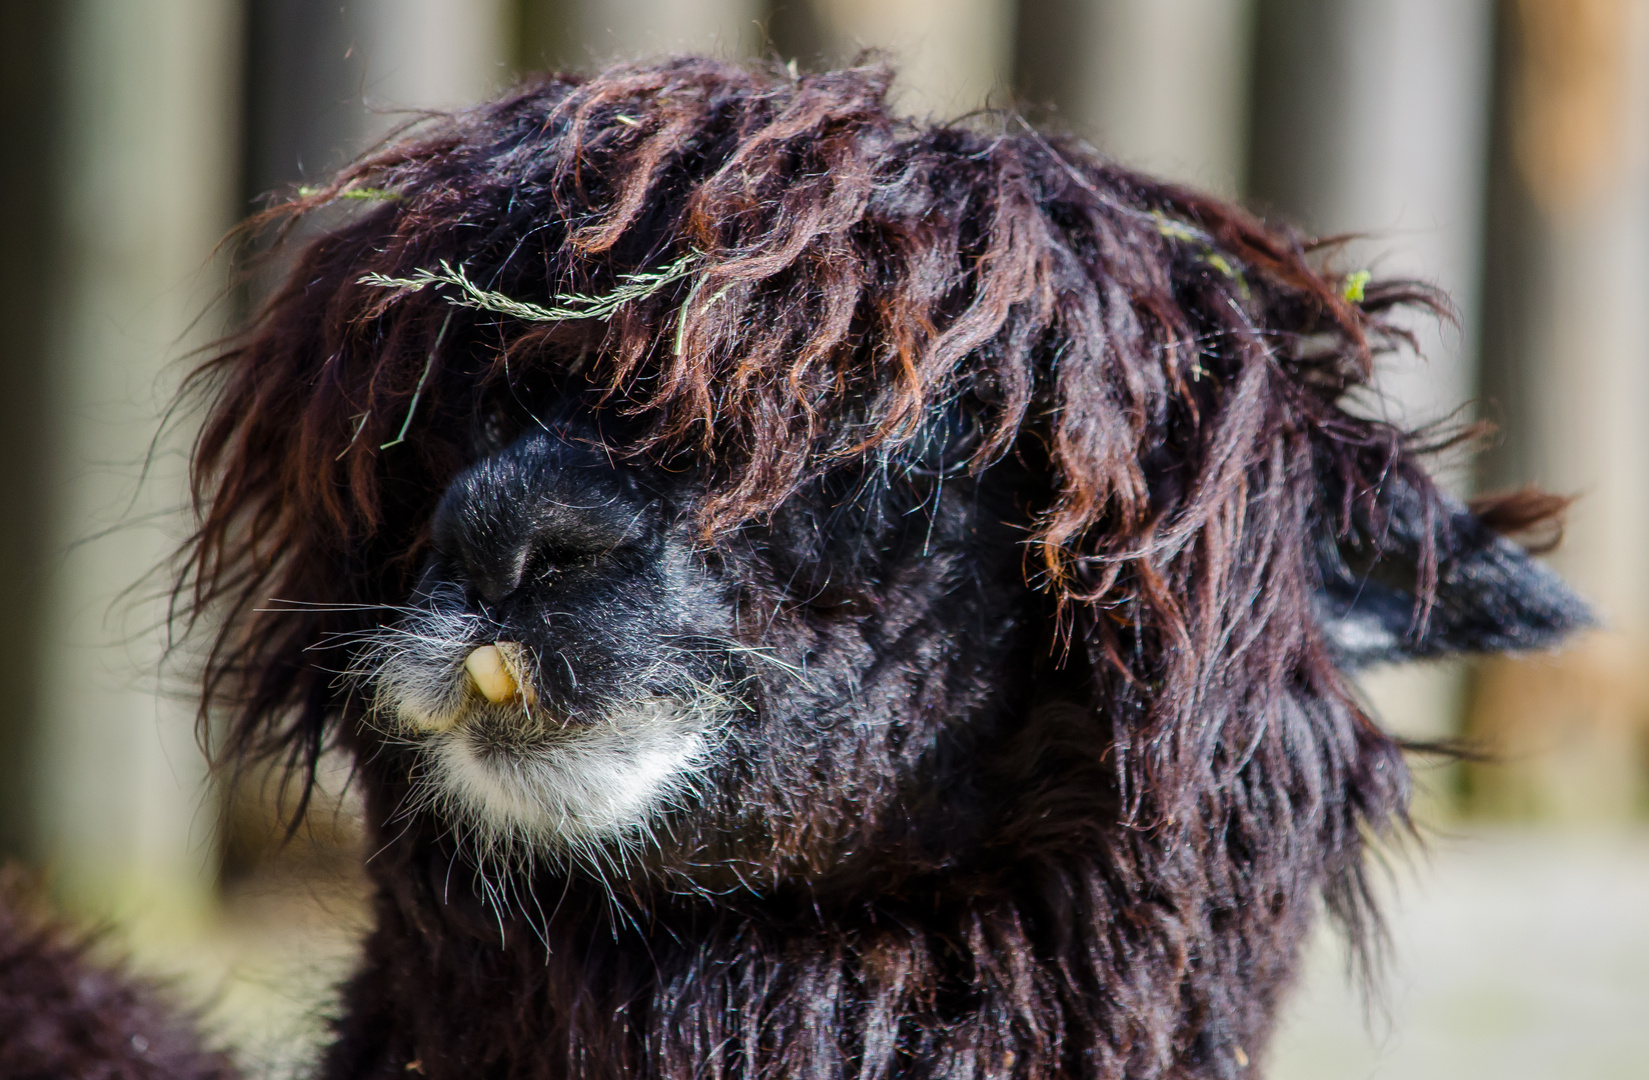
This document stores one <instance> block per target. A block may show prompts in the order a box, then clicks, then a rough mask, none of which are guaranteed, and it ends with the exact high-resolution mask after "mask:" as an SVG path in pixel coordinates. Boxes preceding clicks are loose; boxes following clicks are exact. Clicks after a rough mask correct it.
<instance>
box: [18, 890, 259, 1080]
mask: <svg viewBox="0 0 1649 1080" xmlns="http://www.w3.org/2000/svg"><path fill="white" fill-rule="evenodd" d="M32 909H33V904H32V903H31V902H30V900H29V897H28V896H27V895H26V893H25V890H24V889H23V887H22V885H21V883H20V881H19V880H18V879H17V878H16V876H15V875H13V874H11V873H9V872H8V871H5V870H0V1076H4V1077H6V1080H231V1078H232V1077H233V1076H234V1075H235V1072H234V1070H233V1069H232V1068H231V1066H230V1063H229V1059H228V1058H227V1057H225V1056H224V1055H222V1054H219V1053H215V1052H211V1051H208V1050H207V1049H206V1048H205V1047H204V1046H202V1045H201V1041H200V1038H199V1036H198V1035H197V1034H196V1033H195V1031H194V1030H193V1028H192V1027H191V1025H190V1024H189V1022H188V1021H187V1020H185V1019H182V1018H180V1016H179V1014H178V1012H177V1010H176V1008H175V1005H173V1004H172V1003H170V1002H168V1001H166V1000H165V995H164V994H163V993H162V992H161V991H160V990H159V989H158V988H157V987H155V986H152V985H150V984H148V983H146V982H143V981H141V980H138V979H134V978H132V977H130V976H129V975H127V974H125V973H124V972H121V971H119V970H115V969H111V968H110V967H109V966H108V965H107V964H104V963H95V962H92V961H91V960H89V959H88V958H87V953H88V951H89V947H90V942H89V941H88V940H87V939H86V938H85V937H84V936H76V935H74V934H71V933H70V932H68V931H67V930H66V929H65V928H64V927H62V926H60V925H58V924H55V923H53V922H51V921H49V920H48V919H45V918H43V917H39V916H37V915H34V914H32Z"/></svg>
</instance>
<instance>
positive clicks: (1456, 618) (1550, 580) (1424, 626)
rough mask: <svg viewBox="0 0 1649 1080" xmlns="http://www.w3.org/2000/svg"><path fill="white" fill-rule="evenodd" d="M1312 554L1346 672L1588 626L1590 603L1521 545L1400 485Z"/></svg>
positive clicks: (1513, 645) (1554, 638) (1527, 645)
mask: <svg viewBox="0 0 1649 1080" xmlns="http://www.w3.org/2000/svg"><path fill="white" fill-rule="evenodd" d="M1428 502H1429V504H1430V505H1429V509H1428ZM1341 524H1342V525H1343V524H1344V523H1343V522H1342V523H1341ZM1428 532H1429V533H1430V535H1431V537H1432V543H1433V550H1434V552H1435V559H1436V570H1435V584H1434V585H1433V588H1432V596H1431V603H1430V605H1429V606H1427V605H1423V604H1421V603H1419V602H1418V600H1417V596H1418V594H1419V593H1420V591H1421V581H1422V580H1423V578H1424V577H1425V576H1429V575H1426V574H1425V571H1424V569H1423V558H1424V556H1423V550H1424V544H1423V540H1424V538H1425V536H1426V535H1427V533H1428ZM1316 555H1317V564H1318V569H1319V573H1320V577H1321V582H1320V586H1319V589H1318V593H1317V601H1316V607H1317V615H1318V618H1319V620H1320V622H1321V624H1322V627H1323V631H1324V636H1325V637H1326V638H1327V640H1328V642H1329V645H1330V647H1331V648H1333V649H1334V650H1335V652H1336V654H1337V658H1338V660H1339V662H1340V664H1341V666H1342V667H1345V668H1348V669H1356V668H1361V667H1367V666H1369V665H1371V664H1382V663H1397V662H1401V661H1405V660H1419V659H1424V658H1427V657H1434V656H1445V655H1448V654H1451V653H1464V652H1507V651H1522V650H1528V649H1543V648H1550V647H1551V646H1553V645H1556V644H1557V643H1558V641H1559V640H1560V639H1562V638H1563V637H1564V636H1565V635H1566V634H1568V633H1569V632H1571V631H1573V630H1576V629H1579V628H1581V627H1584V626H1590V625H1592V624H1593V618H1592V613H1591V611H1590V609H1589V608H1588V607H1587V605H1586V603H1585V602H1584V601H1582V600H1581V599H1580V598H1579V597H1578V596H1576V595H1575V594H1574V593H1573V592H1572V591H1571V590H1570V589H1569V587H1568V586H1567V585H1565V584H1564V583H1563V581H1562V580H1561V579H1560V578H1559V577H1558V576H1557V575H1556V574H1555V573H1553V572H1552V571H1551V570H1548V569H1547V568H1546V567H1545V566H1543V565H1541V564H1540V563H1539V562H1536V561H1535V560H1534V559H1533V558H1532V557H1530V555H1529V553H1528V552H1526V551H1525V550H1524V549H1523V548H1521V547H1519V546H1518V545H1516V544H1514V543H1513V542H1511V541H1510V540H1507V539H1506V538H1505V537H1503V536H1501V535H1499V534H1498V533H1496V532H1495V531H1494V530H1493V529H1491V528H1490V527H1489V526H1488V525H1487V524H1486V523H1485V522H1484V521H1483V520H1482V519H1481V518H1479V517H1478V515H1476V514H1474V513H1472V511H1471V510H1469V509H1467V508H1466V507H1465V506H1463V505H1462V504H1460V503H1459V502H1458V501H1456V500H1454V499H1451V498H1448V497H1447V496H1433V497H1432V498H1430V499H1429V500H1428V498H1427V497H1426V496H1424V495H1422V493H1421V492H1419V491H1418V490H1416V488H1415V487H1414V485H1413V484H1411V483H1409V482H1408V481H1406V480H1400V479H1393V480H1391V481H1388V483H1387V484H1386V486H1385V488H1384V489H1383V490H1382V492H1381V494H1380V495H1379V497H1378V498H1377V499H1376V500H1375V502H1374V504H1373V506H1372V507H1368V508H1359V509H1358V510H1356V511H1354V512H1353V513H1352V515H1351V517H1350V528H1348V529H1347V528H1339V529H1336V528H1328V527H1325V528H1323V529H1322V530H1320V531H1319V533H1318V537H1317V551H1316Z"/></svg>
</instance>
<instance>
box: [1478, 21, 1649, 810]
mask: <svg viewBox="0 0 1649 1080" xmlns="http://www.w3.org/2000/svg"><path fill="white" fill-rule="evenodd" d="M1501 17H1502V42H1503V44H1502V48H1501V56H1500V66H1501V73H1502V80H1501V81H1502V87H1503V93H1502V98H1501V104H1502V108H1501V110H1500V121H1499V123H1498V124H1497V125H1496V135H1497V138H1496V146H1495V156H1496V164H1497V168H1496V170H1495V174H1494V175H1495V177H1496V184H1495V187H1494V189H1493V202H1492V213H1493V216H1492V222H1493V228H1492V231H1491V234H1490V237H1489V241H1490V246H1489V257H1488V266H1489V270H1490V276H1489V278H1488V286H1489V287H1488V293H1487V304H1486V306H1485V314H1486V319H1485V324H1484V329H1485V339H1486V344H1487V346H1488V351H1487V354H1486V355H1487V357H1488V359H1489V363H1488V365H1487V367H1486V371H1485V375H1486V389H1487V391H1488V394H1489V396H1490V397H1491V398H1492V399H1493V400H1494V401H1495V402H1496V403H1497V405H1498V406H1499V413H1500V415H1501V418H1502V419H1503V422H1504V426H1505V432H1506V436H1505V445H1504V447H1502V448H1501V449H1500V450H1498V451H1497V452H1496V453H1494V454H1491V455H1490V456H1489V457H1488V459H1487V460H1486V461H1485V467H1486V472H1487V476H1488V480H1489V482H1490V483H1491V484H1494V485H1495V486H1511V485H1515V484H1520V483H1525V482H1531V481H1532V482H1535V483H1539V484H1541V485H1543V486H1545V487H1548V488H1551V489H1553V490H1557V491H1562V492H1568V493H1573V494H1575V495H1578V496H1579V501H1577V502H1576V503H1575V505H1574V507H1573V508H1572V509H1571V513H1570V517H1569V527H1568V530H1567V533H1566V536H1565V538H1564V542H1563V545H1562V547H1561V548H1559V549H1558V551H1557V552H1556V553H1554V555H1553V556H1552V560H1553V562H1554V563H1555V565H1556V566H1557V567H1558V568H1559V569H1560V570H1561V571H1562V572H1563V573H1564V575H1565V576H1566V577H1567V578H1568V579H1569V580H1570V581H1571V582H1573V583H1574V584H1575V585H1576V586H1578V587H1579V588H1580V589H1581V591H1582V592H1584V593H1585V594H1586V595H1588V596H1589V597H1590V598H1591V599H1592V600H1593V601H1594V602H1595V603H1596V604H1597V607H1598V612H1599V614H1600V616H1601V617H1602V619H1603V622H1604V627H1605V629H1603V630H1601V631H1600V632H1598V633H1595V634H1593V635H1590V636H1589V637H1587V638H1585V639H1583V640H1582V641H1580V642H1578V643H1577V644H1576V645H1575V646H1573V647H1571V648H1570V649H1568V650H1566V651H1565V652H1564V653H1563V654H1562V655H1560V656H1558V657H1555V658H1537V659H1535V660H1533V661H1531V662H1528V663H1525V664H1513V663H1508V662H1503V661H1495V662H1492V663H1490V664H1488V665H1486V666H1485V668H1484V670H1483V672H1482V675H1481V678H1480V680H1479V684H1478V693H1477V697H1476V702H1475V706H1474V709H1473V711H1472V716H1471V724H1472V731H1473V733H1474V734H1475V735H1476V736H1478V737H1479V738H1480V739H1482V740H1483V741H1484V742H1485V743H1487V744H1488V746H1489V747H1490V749H1491V750H1493V751H1494V752H1495V753H1496V754H1497V755H1498V757H1499V759H1500V760H1499V761H1498V762H1497V763H1496V764H1494V765H1490V766H1487V767H1484V768H1480V769H1474V770H1473V771H1472V774H1471V777H1472V781H1473V784H1472V788H1473V792H1472V793H1473V796H1474V799H1475V800H1476V802H1477V804H1478V805H1479V806H1481V807H1482V808H1483V809H1485V810H1487V811H1489V812H1492V813H1496V814H1500V815H1504V816H1515V817H1540V818H1545V819H1559V820H1574V821H1586V820H1594V821H1595V820H1621V819H1624V818H1626V817H1628V816H1630V815H1633V814H1634V813H1642V812H1643V811H1644V810H1645V809H1646V808H1649V784H1646V778H1649V724H1646V717H1649V674H1646V669H1649V559H1646V558H1645V538H1646V537H1649V488H1646V487H1645V479H1644V478H1645V476H1646V475H1649V425H1646V424H1645V423H1644V419H1643V414H1644V412H1645V409H1646V408H1649V345H1646V342H1649V307H1646V305H1645V302H1644V298H1645V297H1646V296H1649V254H1646V253H1649V5H1645V4H1643V3H1641V2H1637V0H1505V2H1503V3H1502V5H1501Z"/></svg>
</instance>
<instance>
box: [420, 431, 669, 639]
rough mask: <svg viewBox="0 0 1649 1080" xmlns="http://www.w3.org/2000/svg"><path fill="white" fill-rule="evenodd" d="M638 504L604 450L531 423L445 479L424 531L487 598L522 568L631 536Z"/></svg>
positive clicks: (562, 561)
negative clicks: (511, 440) (524, 432)
mask: <svg viewBox="0 0 1649 1080" xmlns="http://www.w3.org/2000/svg"><path fill="white" fill-rule="evenodd" d="M642 507H643V500H642V499H641V498H640V497H639V496H638V494H637V489H636V486H635V484H634V482H633V480H632V479H631V478H630V477H629V476H628V475H627V474H625V473H624V472H621V471H620V470H619V469H618V468H615V467H614V466H613V465H612V464H611V463H610V462H609V461H608V459H607V457H606V455H604V454H598V453H596V452H595V451H594V450H593V449H591V448H590V447H589V446H587V445H584V444H582V443H575V442H572V441H569V440H567V439H564V438H560V437H556V436H553V435H551V434H549V433H547V432H542V431H535V432H533V433H531V434H529V435H527V436H525V437H523V438H522V439H520V440H519V441H517V442H516V443H515V444H514V445H512V446H510V447H508V448H507V449H505V450H503V451H501V452H499V453H497V454H494V455H493V456H492V457H490V458H487V459H485V460H483V461H481V462H479V463H477V464H476V465H474V466H472V467H471V468H470V469H468V470H467V471H466V472H464V473H463V474H461V475H460V476H459V477H458V478H457V479H456V480H454V481H453V483H452V485H451V486H450V487H449V488H448V489H447V492H446V494H445V495H444V496H443V497H442V500H441V504H440V506H439V507H438V508H437V510H436V513H435V519H434V522H433V537H432V538H433V541H434V545H435V550H436V553H437V556H438V557H440V558H441V560H442V561H443V562H444V563H445V564H446V570H447V572H448V573H450V574H451V576H453V577H456V578H458V579H460V583H461V584H463V585H464V586H465V587H466V588H467V590H468V591H469V592H470V593H472V594H473V595H474V596H475V597H477V598H478V599H479V600H481V601H482V602H483V603H484V604H486V605H488V606H489V607H497V606H498V605H500V604H502V603H503V602H504V601H505V600H506V599H507V598H508V597H510V596H511V595H512V594H514V593H516V592H517V591H518V590H519V589H521V587H522V583H523V581H524V580H525V579H527V578H528V577H529V576H533V577H537V576H538V575H539V573H540V572H548V571H553V570H555V569H557V568H559V567H565V566H570V565H575V564H580V563H583V562H587V561H589V560H590V559H592V558H594V557H596V556H599V555H601V554H602V553H604V552H608V551H612V550H614V549H615V548H617V547H618V546H619V545H621V544H623V543H625V542H626V541H627V540H629V539H631V538H632V534H633V533H634V532H635V530H636V529H637V527H638V525H639V524H640V522H641V519H642V516H643V515H642V514H641V512H640V511H641V509H642Z"/></svg>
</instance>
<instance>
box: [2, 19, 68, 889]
mask: <svg viewBox="0 0 1649 1080" xmlns="http://www.w3.org/2000/svg"><path fill="white" fill-rule="evenodd" d="M62 14H63V12H62V10H61V8H59V7H58V6H57V5H55V4H23V5H18V6H17V8H16V9H14V10H13V11H12V13H11V14H10V16H9V18H10V19H11V20H12V21H10V22H9V23H8V24H7V29H6V33H4V34H0V131H4V132H5V133H6V146H5V148H4V149H3V150H0V327H4V328H5V332H4V333H0V385H3V386H4V387H5V393H4V394H0V470H3V471H4V472H5V475H6V498H5V500H4V501H3V502H0V565H3V566H5V567H6V568H7V572H6V575H5V580H4V581H3V582H0V685H4V686H6V687H7V692H6V694H5V695H4V697H3V698H0V745H3V746H5V747H6V753H5V754H3V755H0V859H5V858H8V857H12V858H15V857H29V856H32V855H35V854H37V851H36V850H35V848H36V845H37V840H38V832H37V829H36V824H37V823H36V822H35V821H34V820H33V818H34V812H35V810H36V809H37V807H36V806H35V798H36V793H37V790H38V779H39V777H38V775H37V773H36V765H37V764H38V750H39V747H38V736H39V723H38V720H39V694H40V691H41V689H42V687H41V685H40V679H39V672H40V662H41V657H42V655H43V649H42V641H41V634H40V619H41V615H42V611H43V603H42V599H43V598H42V595H41V594H42V589H41V576H42V573H43V570H44V561H45V558H44V557H45V551H44V548H45V538H44V535H43V530H42V528H41V519H42V509H43V507H44V506H45V504H46V496H47V490H48V486H47V484H46V483H45V477H44V476H42V475H41V471H40V462H41V456H42V448H43V446H44V445H45V443H46V440H47V438H48V436H49V433H50V430H51V429H50V427H49V425H48V424H47V423H46V421H45V409H44V408H43V401H44V398H45V393H46V389H45V388H46V365H45V363H44V362H43V357H44V356H45V355H46V348H47V343H48V342H49V341H50V340H51V336H50V332H51V315H50V311H49V307H50V304H49V301H50V299H51V296H52V294H53V289H54V286H55V285H56V277H57V275H56V265H57V262H56V254H57V246H56V244H55V242H54V241H55V239H56V237H55V236H54V228H53V226H54V225H55V223H56V222H57V221H58V220H60V218H61V211H60V208H59V206H58V198H57V194H58V191H57V174H56V171H55V170H54V168H53V167H52V166H53V161H54V158H55V154H56V149H57V136H58V134H59V133H60V132H61V130H62V124H61V123H60V122H59V119H58V113H59V108H60V106H61V104H62V100H61V94H60V92H59V91H60V88H61V80H60V77H59V71H60V67H61V65H60V60H61V53H62V49H63V46H64V43H63V27H62V22H63V20H62Z"/></svg>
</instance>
